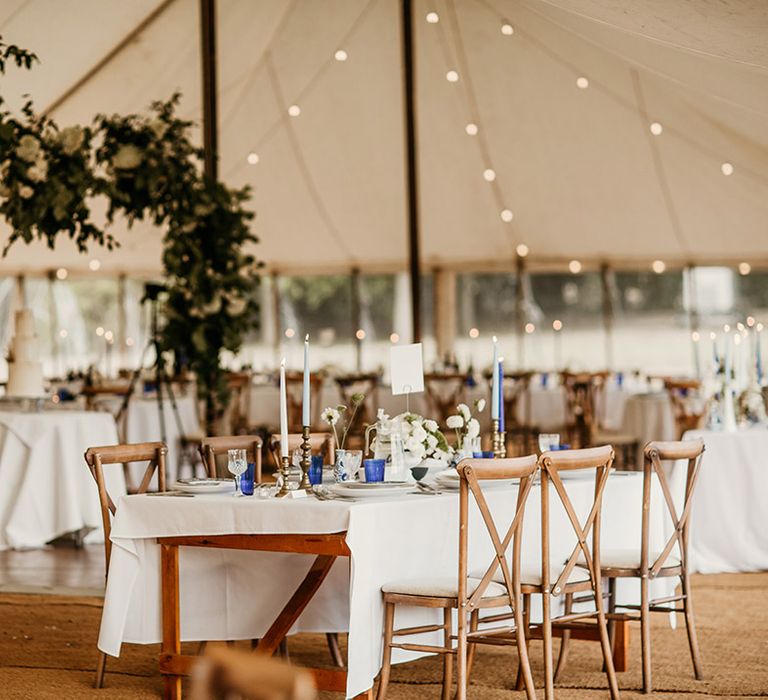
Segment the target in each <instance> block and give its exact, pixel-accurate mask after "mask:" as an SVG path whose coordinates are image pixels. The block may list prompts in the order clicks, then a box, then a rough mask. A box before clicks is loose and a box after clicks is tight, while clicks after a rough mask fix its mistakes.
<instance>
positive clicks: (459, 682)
mask: <svg viewBox="0 0 768 700" xmlns="http://www.w3.org/2000/svg"><path fill="white" fill-rule="evenodd" d="M457 613H458V614H457V619H458V625H457V630H456V632H457V634H456V637H457V640H458V643H457V645H456V700H467V684H468V683H467V614H466V611H465V610H463V609H461V608H460V609H459V610H458V611H457Z"/></svg>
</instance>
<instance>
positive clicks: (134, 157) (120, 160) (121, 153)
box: [112, 143, 142, 170]
mask: <svg viewBox="0 0 768 700" xmlns="http://www.w3.org/2000/svg"><path fill="white" fill-rule="evenodd" d="M141 160H142V155H141V151H140V150H139V149H138V148H136V146H134V145H133V144H130V143H128V144H126V145H124V146H120V148H118V149H117V153H115V157H114V158H113V159H112V165H113V167H115V168H117V169H118V170H133V169H134V168H138V167H139V165H140V164H141Z"/></svg>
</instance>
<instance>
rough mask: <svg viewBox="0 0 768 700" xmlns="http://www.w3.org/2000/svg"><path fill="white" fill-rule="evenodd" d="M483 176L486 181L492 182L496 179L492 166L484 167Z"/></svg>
mask: <svg viewBox="0 0 768 700" xmlns="http://www.w3.org/2000/svg"><path fill="white" fill-rule="evenodd" d="M483 178H484V179H485V181H486V182H493V181H494V180H495V179H496V171H495V170H493V169H492V168H486V169H485V170H483Z"/></svg>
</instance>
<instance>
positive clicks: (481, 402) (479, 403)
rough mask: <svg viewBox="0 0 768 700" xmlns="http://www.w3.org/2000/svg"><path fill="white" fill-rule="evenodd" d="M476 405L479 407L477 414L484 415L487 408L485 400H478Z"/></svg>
mask: <svg viewBox="0 0 768 700" xmlns="http://www.w3.org/2000/svg"><path fill="white" fill-rule="evenodd" d="M475 405H476V406H477V412H478V413H482V412H483V409H484V408H485V399H478V400H477V403H476V404H475Z"/></svg>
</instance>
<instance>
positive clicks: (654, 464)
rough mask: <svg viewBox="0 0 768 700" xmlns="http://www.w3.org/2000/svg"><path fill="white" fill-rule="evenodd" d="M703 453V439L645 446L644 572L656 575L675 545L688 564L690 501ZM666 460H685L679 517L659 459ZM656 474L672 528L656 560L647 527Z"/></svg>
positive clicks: (642, 565)
mask: <svg viewBox="0 0 768 700" xmlns="http://www.w3.org/2000/svg"><path fill="white" fill-rule="evenodd" d="M703 454H704V441H703V440H702V439H701V438H698V439H696V440H680V441H678V442H649V443H648V444H647V445H646V446H645V451H644V456H645V459H644V463H643V523H642V536H641V537H642V539H641V542H640V570H641V572H642V573H643V574H646V575H648V576H649V578H654V577H655V576H657V575H658V573H659V571H660V570H661V568H662V567H663V566H664V562H665V561H667V559H668V558H669V556H670V554H672V551H673V550H674V547H675V545H678V552H679V555H680V563H681V566H682V567H683V568H685V567H686V566H687V558H688V526H689V524H690V519H691V502H692V498H693V491H694V488H695V487H696V480H697V479H698V476H699V468H700V467H701V457H702V455H703ZM668 460H687V462H688V464H687V474H686V479H685V494H684V496H683V510H682V513H681V514H680V517H678V516H677V508H676V506H675V501H674V499H673V498H672V492H671V491H670V488H669V481H668V480H667V474H666V473H665V471H664V468H663V467H662V464H661V463H662V462H664V461H668ZM654 474H655V475H656V477H657V479H658V480H659V484H660V486H661V491H662V493H663V494H664V503H665V506H666V509H667V513H668V514H669V517H670V518H671V520H672V527H673V532H672V534H671V535H670V537H669V539H668V540H667V542H666V544H665V545H664V548H663V549H662V550H661V553H660V554H659V555H658V557H656V560H655V561H652V562H651V561H649V558H650V529H651V525H650V523H651V482H652V481H653V475H654Z"/></svg>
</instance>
